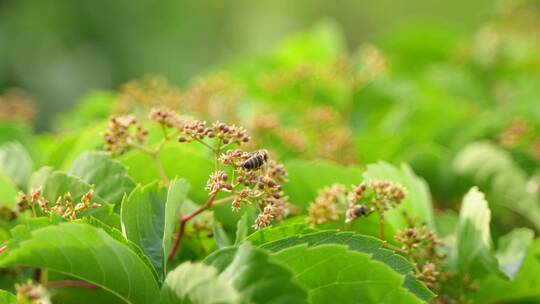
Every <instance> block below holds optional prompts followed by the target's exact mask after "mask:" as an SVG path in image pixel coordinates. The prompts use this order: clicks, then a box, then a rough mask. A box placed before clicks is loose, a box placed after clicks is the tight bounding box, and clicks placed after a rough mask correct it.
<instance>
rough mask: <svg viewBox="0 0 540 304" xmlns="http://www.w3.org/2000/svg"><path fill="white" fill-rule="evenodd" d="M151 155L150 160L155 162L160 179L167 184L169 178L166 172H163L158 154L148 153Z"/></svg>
mask: <svg viewBox="0 0 540 304" xmlns="http://www.w3.org/2000/svg"><path fill="white" fill-rule="evenodd" d="M150 157H152V160H154V163H155V164H156V167H157V169H158V171H159V175H160V176H161V180H163V182H164V183H165V184H166V185H168V184H169V178H168V177H167V174H166V173H165V169H164V168H163V165H162V164H161V161H160V160H159V156H158V154H152V155H150Z"/></svg>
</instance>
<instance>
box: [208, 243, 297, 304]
mask: <svg viewBox="0 0 540 304" xmlns="http://www.w3.org/2000/svg"><path fill="white" fill-rule="evenodd" d="M203 262H204V263H205V264H207V265H210V266H213V267H215V268H217V270H218V272H219V276H220V277H222V278H223V279H224V280H225V281H226V282H228V283H229V284H231V285H232V286H233V288H234V289H236V290H237V291H238V292H239V293H240V294H241V297H242V301H241V302H242V303H257V304H259V303H305V302H306V292H305V290H304V289H303V288H302V287H301V286H299V285H298V284H297V283H296V282H295V281H293V280H292V276H293V274H292V273H291V272H290V271H289V270H288V269H287V268H285V267H283V266H281V265H280V264H278V263H276V262H274V261H273V260H272V259H271V258H270V256H269V255H268V254H267V253H266V252H264V251H263V250H261V249H257V248H255V247H253V246H252V245H250V244H248V243H245V244H242V245H241V246H240V247H234V248H226V249H221V250H218V251H216V252H214V253H213V254H211V255H210V256H208V257H207V258H206V259H205V260H204V261H203Z"/></svg>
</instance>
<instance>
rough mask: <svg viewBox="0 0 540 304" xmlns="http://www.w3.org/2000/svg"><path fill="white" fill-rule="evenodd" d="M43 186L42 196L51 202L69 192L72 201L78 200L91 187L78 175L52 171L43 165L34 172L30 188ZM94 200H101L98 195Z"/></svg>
mask: <svg viewBox="0 0 540 304" xmlns="http://www.w3.org/2000/svg"><path fill="white" fill-rule="evenodd" d="M39 186H42V187H43V197H45V198H46V199H48V200H49V201H51V202H55V201H56V199H57V198H58V197H59V196H62V195H64V193H67V192H69V193H71V196H72V197H73V200H74V201H77V200H79V199H80V198H81V197H82V196H83V195H84V194H85V193H87V192H88V191H89V190H90V189H91V188H92V187H91V186H90V185H89V184H87V183H85V182H84V181H83V180H81V179H80V178H79V177H76V176H73V175H70V174H67V173H64V172H61V171H52V170H51V168H50V167H44V168H42V169H40V170H39V171H37V172H36V173H34V175H33V176H32V178H31V182H30V185H29V187H30V189H36V188H38V187H39ZM94 201H99V202H102V201H103V200H102V199H101V198H100V197H99V196H95V197H94Z"/></svg>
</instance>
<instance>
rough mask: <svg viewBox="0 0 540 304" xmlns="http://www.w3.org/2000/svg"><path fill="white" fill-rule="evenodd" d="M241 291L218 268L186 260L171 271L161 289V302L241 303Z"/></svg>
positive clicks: (197, 303) (196, 303) (195, 303)
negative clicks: (219, 272)
mask: <svg viewBox="0 0 540 304" xmlns="http://www.w3.org/2000/svg"><path fill="white" fill-rule="evenodd" d="M239 300H240V294H239V292H238V291H237V290H236V289H235V288H234V287H233V286H232V284H230V282H228V281H227V280H226V279H225V278H224V277H222V276H220V275H219V274H218V270H217V269H216V268H214V267H212V266H207V265H205V264H202V263H191V262H186V263H184V264H182V265H180V266H178V267H176V269H175V270H173V271H171V272H170V273H169V274H168V275H167V278H166V279H165V283H164V284H163V287H162V290H161V300H160V303H162V304H165V303H171V304H172V303H179V304H181V303H190V304H205V303H231V304H232V303H239Z"/></svg>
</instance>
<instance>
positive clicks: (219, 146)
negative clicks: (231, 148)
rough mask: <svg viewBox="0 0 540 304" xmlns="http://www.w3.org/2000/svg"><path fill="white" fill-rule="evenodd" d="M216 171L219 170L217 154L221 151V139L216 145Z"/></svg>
mask: <svg viewBox="0 0 540 304" xmlns="http://www.w3.org/2000/svg"><path fill="white" fill-rule="evenodd" d="M215 152H216V172H217V171H219V154H220V153H221V139H220V140H219V141H218V144H217V146H216V151H215Z"/></svg>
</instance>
